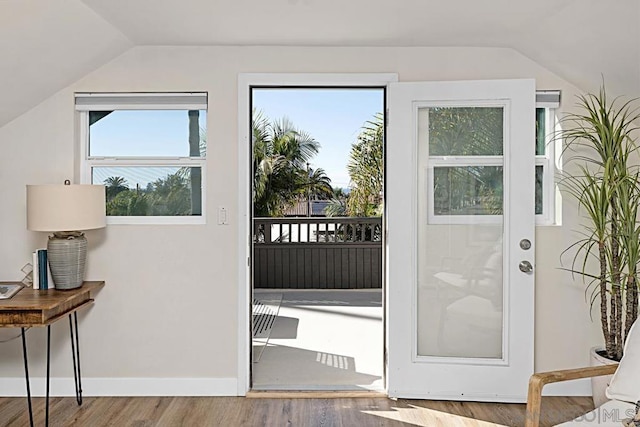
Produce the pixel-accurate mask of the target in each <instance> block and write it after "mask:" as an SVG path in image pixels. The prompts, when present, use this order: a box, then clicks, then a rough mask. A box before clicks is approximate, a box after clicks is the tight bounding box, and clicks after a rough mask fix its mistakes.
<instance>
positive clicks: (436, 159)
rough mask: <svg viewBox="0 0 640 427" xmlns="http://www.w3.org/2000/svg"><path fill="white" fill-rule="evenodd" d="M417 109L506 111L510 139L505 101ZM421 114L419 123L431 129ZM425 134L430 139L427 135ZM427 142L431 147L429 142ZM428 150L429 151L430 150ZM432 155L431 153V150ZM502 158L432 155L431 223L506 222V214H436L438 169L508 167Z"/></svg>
mask: <svg viewBox="0 0 640 427" xmlns="http://www.w3.org/2000/svg"><path fill="white" fill-rule="evenodd" d="M416 107H417V108H419V109H420V108H430V107H448V108H465V107H473V108H476V107H477V108H502V118H503V123H504V124H505V125H504V127H503V130H502V136H503V138H504V141H507V140H508V138H509V128H508V125H507V124H508V123H509V103H508V102H507V101H504V102H490V103H487V102H484V103H479V102H456V103H449V102H447V103H444V102H440V103H437V104H422V103H421V104H420V105H419V106H418V105H416ZM417 113H418V115H420V114H421V113H422V114H424V117H422V120H421V121H420V122H419V123H421V124H422V123H424V125H425V126H426V127H427V129H428V120H429V119H428V114H425V113H426V111H425V112H421V110H418V112H417ZM421 135H423V136H426V135H427V134H426V133H425V132H421ZM423 143H425V144H428V140H425V141H424V142H423ZM427 150H428V148H427ZM427 152H428V151H427ZM505 154H506V153H503V154H501V155H469V156H455V155H453V156H431V155H430V156H429V157H428V159H427V212H428V214H427V221H428V222H429V224H496V223H499V222H501V221H502V215H436V214H435V194H434V182H435V181H434V170H435V168H437V167H465V166H499V167H502V166H504V156H505Z"/></svg>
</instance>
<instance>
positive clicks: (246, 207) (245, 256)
mask: <svg viewBox="0 0 640 427" xmlns="http://www.w3.org/2000/svg"><path fill="white" fill-rule="evenodd" d="M397 81H398V74H396V73H349V74H341V73H337V74H333V73H327V74H324V73H322V74H319V73H295V74H291V73H240V74H238V207H237V209H238V215H237V217H236V218H237V220H238V343H237V344H238V366H237V395H238V396H246V394H247V392H248V391H249V390H250V386H251V384H250V369H251V360H250V358H251V324H250V320H249V319H250V317H251V305H252V302H251V258H252V253H251V250H252V245H251V217H252V215H251V181H250V176H251V160H252V159H251V150H250V146H251V140H250V137H251V130H250V128H251V126H250V123H251V88H252V87H256V86H260V87H274V88H287V87H294V88H304V87H314V88H319V87H323V86H326V87H327V88H336V87H341V86H344V87H358V86H362V87H375V86H378V87H386V86H387V85H388V84H389V83H394V82H397ZM385 114H386V112H385ZM385 209H386V207H385ZM383 250H386V249H385V248H384V247H383ZM383 258H384V259H385V261H384V262H385V263H386V262H387V261H386V257H383ZM386 271H387V268H386V266H384V265H383V272H384V276H385V278H384V280H383V283H387V280H386V275H387V273H386ZM383 288H384V292H385V293H386V292H388V286H386V285H383ZM385 299H386V298H385ZM385 311H386V308H385ZM386 321H387V316H386V313H385V314H384V325H385V331H386V330H387V328H386ZM385 334H386V332H385ZM384 343H385V344H384V345H385V346H386V344H387V339H386V336H385V339H384ZM381 350H382V349H381ZM385 363H386V361H385ZM385 388H386V381H385Z"/></svg>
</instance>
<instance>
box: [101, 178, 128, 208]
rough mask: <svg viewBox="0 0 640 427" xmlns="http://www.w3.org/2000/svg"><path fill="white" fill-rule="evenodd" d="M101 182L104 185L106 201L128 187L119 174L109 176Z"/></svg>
mask: <svg viewBox="0 0 640 427" xmlns="http://www.w3.org/2000/svg"><path fill="white" fill-rule="evenodd" d="M103 182H104V184H105V186H106V193H107V202H108V201H110V200H113V198H114V197H116V196H117V195H118V193H121V192H123V191H126V190H128V189H129V186H128V185H127V180H126V179H124V178H123V177H121V176H110V177H109V178H107V179H105V180H104V181H103Z"/></svg>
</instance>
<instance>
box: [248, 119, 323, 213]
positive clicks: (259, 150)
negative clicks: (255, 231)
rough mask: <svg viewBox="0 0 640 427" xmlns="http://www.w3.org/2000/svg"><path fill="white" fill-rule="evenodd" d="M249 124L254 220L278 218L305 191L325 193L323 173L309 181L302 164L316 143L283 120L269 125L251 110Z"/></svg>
mask: <svg viewBox="0 0 640 427" xmlns="http://www.w3.org/2000/svg"><path fill="white" fill-rule="evenodd" d="M251 122H252V123H251V125H252V136H253V210H254V215H255V216H280V215H282V213H283V212H284V210H285V209H286V207H287V206H289V205H290V204H292V203H294V201H295V200H296V199H297V198H298V197H299V196H300V194H306V191H307V190H308V191H311V190H312V189H313V191H317V192H318V194H325V193H326V191H327V185H329V184H328V182H329V181H330V180H329V179H328V177H326V174H325V173H324V171H322V170H320V171H316V174H315V175H314V176H311V177H310V176H309V175H308V174H307V170H306V163H307V162H308V161H309V160H310V159H311V158H312V157H313V156H314V155H315V154H317V153H318V149H319V147H320V144H319V143H318V141H316V140H315V139H314V138H313V137H311V136H310V135H309V134H308V133H306V132H304V131H302V130H300V129H297V128H296V127H295V126H294V125H293V123H292V122H291V121H290V120H289V119H288V118H286V117H283V118H282V119H280V120H274V121H272V122H271V121H269V119H268V118H266V117H265V116H264V115H263V113H262V112H260V111H255V110H254V113H253V116H252V120H251ZM329 188H330V185H329Z"/></svg>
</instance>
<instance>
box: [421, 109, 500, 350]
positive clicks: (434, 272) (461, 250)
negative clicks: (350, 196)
mask: <svg viewBox="0 0 640 427" xmlns="http://www.w3.org/2000/svg"><path fill="white" fill-rule="evenodd" d="M504 115H505V109H504V107H503V106H499V105H498V106H496V105H490V106H473V107H468V106H464V105H462V106H453V107H451V106H446V107H439V106H425V107H420V108H419V109H418V114H417V116H418V129H419V131H418V175H419V177H418V182H419V183H420V184H419V186H418V194H417V200H418V208H419V212H418V224H417V225H418V253H417V257H418V262H417V267H418V282H417V299H418V301H417V303H418V307H417V311H418V316H417V320H418V322H417V328H416V331H417V337H416V339H417V350H418V351H417V354H418V356H432V357H434V356H435V357H458V358H492V359H502V357H503V349H502V343H503V337H502V335H503V316H502V313H503V256H502V252H503V211H504V201H503V188H504V185H503V179H504V177H503V152H504V148H503V143H504V140H505V138H504V125H503V124H504V121H505V120H504ZM470 332H472V333H470Z"/></svg>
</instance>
